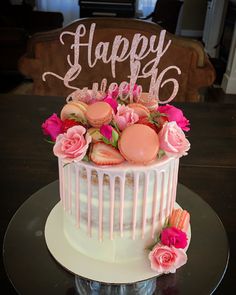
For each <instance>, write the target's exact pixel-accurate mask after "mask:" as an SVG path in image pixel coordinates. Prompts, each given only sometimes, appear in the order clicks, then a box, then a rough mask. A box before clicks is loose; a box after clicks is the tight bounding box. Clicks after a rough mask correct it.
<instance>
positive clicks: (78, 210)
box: [75, 166, 80, 228]
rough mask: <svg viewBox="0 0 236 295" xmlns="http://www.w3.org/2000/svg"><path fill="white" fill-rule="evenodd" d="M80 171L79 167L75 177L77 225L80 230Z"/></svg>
mask: <svg viewBox="0 0 236 295" xmlns="http://www.w3.org/2000/svg"><path fill="white" fill-rule="evenodd" d="M79 177H80V171H79V167H77V166H76V176H75V178H76V179H75V210H76V211H75V212H76V213H75V214H76V225H77V227H78V228H80V187H79V185H80V183H79Z"/></svg>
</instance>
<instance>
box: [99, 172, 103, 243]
mask: <svg viewBox="0 0 236 295" xmlns="http://www.w3.org/2000/svg"><path fill="white" fill-rule="evenodd" d="M98 190H99V191H98V198H99V209H98V210H99V221H98V222H99V240H100V241H102V239H103V174H100V173H99V174H98Z"/></svg>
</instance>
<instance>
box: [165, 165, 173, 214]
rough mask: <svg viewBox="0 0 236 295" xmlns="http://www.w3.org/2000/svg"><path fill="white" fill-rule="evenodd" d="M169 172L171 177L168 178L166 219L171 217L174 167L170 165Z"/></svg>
mask: <svg viewBox="0 0 236 295" xmlns="http://www.w3.org/2000/svg"><path fill="white" fill-rule="evenodd" d="M168 171H169V177H168V183H167V200H166V217H168V216H169V215H170V212H171V211H170V208H171V202H172V194H171V193H172V183H173V181H172V180H173V166H172V165H170V166H169V167H168Z"/></svg>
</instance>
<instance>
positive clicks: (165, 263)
mask: <svg viewBox="0 0 236 295" xmlns="http://www.w3.org/2000/svg"><path fill="white" fill-rule="evenodd" d="M148 258H149V260H150V262H151V268H152V270H154V271H156V272H158V273H164V274H167V273H175V272H176V269H177V268H179V267H181V266H183V265H184V264H185V263H186V262H187V255H186V253H185V252H184V250H182V249H177V248H174V247H172V246H171V247H168V246H165V245H162V244H157V245H156V246H155V247H154V248H153V250H152V251H151V252H150V253H149V255H148Z"/></svg>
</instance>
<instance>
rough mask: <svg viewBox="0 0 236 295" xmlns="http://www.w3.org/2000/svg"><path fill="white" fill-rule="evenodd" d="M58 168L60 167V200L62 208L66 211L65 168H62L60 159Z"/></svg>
mask: <svg viewBox="0 0 236 295" xmlns="http://www.w3.org/2000/svg"><path fill="white" fill-rule="evenodd" d="M58 167H59V183H60V199H61V203H62V207H63V208H64V209H65V197H64V177H63V166H62V161H61V160H60V159H59V160H58Z"/></svg>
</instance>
